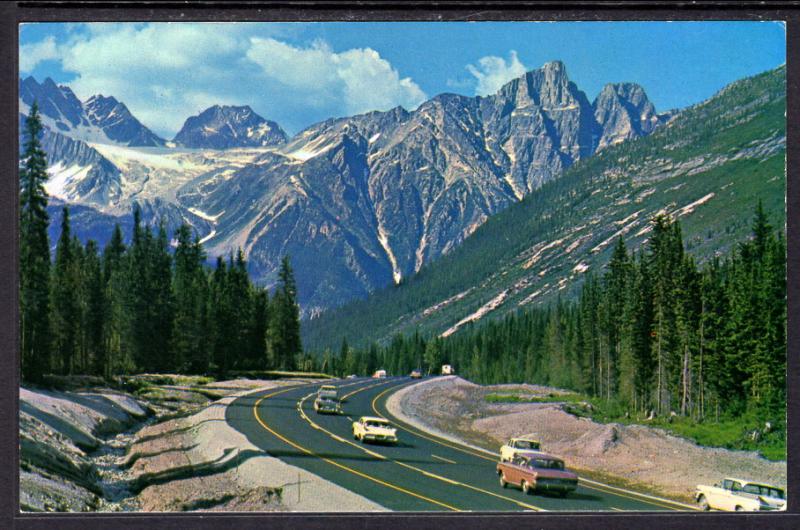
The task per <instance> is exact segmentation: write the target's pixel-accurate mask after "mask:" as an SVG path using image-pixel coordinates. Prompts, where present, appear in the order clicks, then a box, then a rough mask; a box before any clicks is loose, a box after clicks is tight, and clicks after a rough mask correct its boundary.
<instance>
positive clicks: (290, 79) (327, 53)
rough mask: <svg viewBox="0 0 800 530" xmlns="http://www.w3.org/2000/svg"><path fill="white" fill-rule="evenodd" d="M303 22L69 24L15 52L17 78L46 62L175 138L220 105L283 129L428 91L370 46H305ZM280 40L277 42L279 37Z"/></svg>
mask: <svg viewBox="0 0 800 530" xmlns="http://www.w3.org/2000/svg"><path fill="white" fill-rule="evenodd" d="M304 28H305V25H303V24H293V25H291V26H285V25H283V26H275V25H269V24H255V23H253V24H251V23H235V24H234V23H91V24H75V25H74V26H73V27H71V31H69V33H68V35H67V36H66V37H62V38H60V39H54V38H53V37H47V38H45V39H43V40H40V41H37V42H35V43H29V44H25V45H23V46H21V47H20V64H21V71H23V72H30V71H31V70H33V69H34V68H35V67H36V65H37V64H39V63H40V62H41V61H43V60H47V59H56V60H58V61H60V63H61V67H62V69H63V70H64V71H65V72H68V73H70V74H74V75H75V78H74V79H72V80H71V81H69V83H68V84H69V86H70V87H71V88H72V89H73V90H74V91H75V93H76V94H77V95H78V97H79V98H81V99H86V98H88V97H90V96H92V95H94V94H103V95H106V96H114V97H116V98H117V99H119V100H120V101H122V102H123V103H125V104H126V105H127V106H128V107H129V108H130V110H131V112H132V113H133V114H134V115H135V116H136V117H138V118H139V119H140V120H141V121H142V122H143V123H144V124H145V125H146V126H148V127H150V128H152V129H153V130H154V131H155V132H157V133H158V134H161V135H162V136H164V137H167V138H171V137H172V136H173V135H174V134H175V133H176V132H177V131H178V129H180V127H181V125H182V124H183V122H184V120H185V119H186V118H188V117H189V116H192V115H196V114H197V113H199V112H201V111H203V110H205V108H207V107H209V106H211V105H213V104H215V103H218V104H229V105H250V106H251V107H252V108H253V110H255V111H256V112H257V113H258V114H260V115H262V116H264V117H265V118H267V119H271V120H275V121H277V122H278V123H280V124H281V125H282V126H283V127H284V128H285V129H287V131H288V132H290V133H291V132H294V131H297V130H298V129H300V128H303V127H306V126H308V125H311V124H312V123H315V122H317V121H321V120H324V119H327V118H330V117H334V116H344V115H348V114H354V113H359V112H365V111H370V110H387V109H389V108H392V107H395V106H397V105H402V106H404V107H406V108H409V109H413V108H416V107H417V106H418V105H419V104H420V103H422V102H423V101H424V100H425V99H426V95H425V93H424V92H423V91H422V90H421V89H420V87H419V86H418V85H417V84H416V83H415V82H414V81H412V80H411V79H410V78H408V77H401V75H400V74H399V72H398V71H397V69H396V68H395V67H394V66H392V64H391V63H389V61H387V60H386V59H385V58H383V57H381V56H380V54H379V53H378V52H376V51H375V50H372V49H370V48H353V49H347V50H341V51H334V50H333V49H331V47H330V45H329V44H327V43H326V42H324V41H321V40H319V41H315V42H312V43H310V44H306V45H302V46H301V45H299V44H290V43H288V42H286V41H287V40H291V41H292V42H298V41H300V42H302V39H301V38H302V36H303V33H304ZM278 39H281V40H278Z"/></svg>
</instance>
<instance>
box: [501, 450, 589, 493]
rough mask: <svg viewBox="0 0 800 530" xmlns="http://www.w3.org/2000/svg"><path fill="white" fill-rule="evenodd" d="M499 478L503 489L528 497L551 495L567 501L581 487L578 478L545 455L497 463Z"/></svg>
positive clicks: (519, 454) (561, 464)
mask: <svg viewBox="0 0 800 530" xmlns="http://www.w3.org/2000/svg"><path fill="white" fill-rule="evenodd" d="M497 474H498V475H499V476H500V485H501V486H503V487H504V488H505V487H507V486H508V485H512V486H516V487H519V488H520V489H521V490H522V491H523V492H524V493H525V494H530V493H533V492H536V493H540V492H543V491H549V492H553V493H556V494H558V495H561V496H562V497H565V496H566V495H567V494H568V493H570V492H572V491H575V488H577V487H578V475H576V474H575V473H573V472H572V471H569V470H567V469H566V468H565V467H564V461H563V460H561V459H560V458H556V457H554V456H550V455H547V454H545V453H518V454H517V455H516V456H514V458H513V459H512V460H511V462H498V464H497Z"/></svg>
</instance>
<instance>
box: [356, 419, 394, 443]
mask: <svg viewBox="0 0 800 530" xmlns="http://www.w3.org/2000/svg"><path fill="white" fill-rule="evenodd" d="M353 438H354V439H356V440H358V441H360V442H362V443H364V442H387V443H397V429H395V428H394V427H392V426H391V424H390V423H389V422H388V421H387V420H385V419H383V418H376V417H374V416H362V417H361V418H359V419H358V421H354V422H353Z"/></svg>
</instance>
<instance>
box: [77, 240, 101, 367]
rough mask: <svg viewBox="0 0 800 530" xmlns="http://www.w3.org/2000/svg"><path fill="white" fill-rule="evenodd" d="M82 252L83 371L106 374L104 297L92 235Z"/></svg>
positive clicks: (99, 265) (96, 251) (95, 244)
mask: <svg viewBox="0 0 800 530" xmlns="http://www.w3.org/2000/svg"><path fill="white" fill-rule="evenodd" d="M83 255H84V259H83V264H82V266H81V271H82V273H83V281H82V282H81V283H82V286H83V289H82V291H83V295H82V298H83V300H84V303H85V306H84V308H83V317H82V319H81V321H82V324H83V340H82V342H83V350H84V356H85V360H84V362H83V364H84V371H88V372H90V373H92V374H94V375H100V376H105V375H106V374H107V369H106V367H107V365H108V352H107V350H106V349H105V347H104V336H105V334H106V331H105V327H106V307H107V301H106V289H105V283H104V281H103V269H102V266H101V263H100V257H99V255H98V249H97V242H96V241H94V240H91V239H90V240H89V241H87V242H86V249H85V251H84V253H83Z"/></svg>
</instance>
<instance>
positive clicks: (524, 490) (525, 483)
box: [521, 480, 533, 495]
mask: <svg viewBox="0 0 800 530" xmlns="http://www.w3.org/2000/svg"><path fill="white" fill-rule="evenodd" d="M521 488H522V493H524V494H525V495H530V494H531V492H532V491H533V490H532V489H531V485H530V484H529V483H528V481H527V480H523V481H522V486H521Z"/></svg>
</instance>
